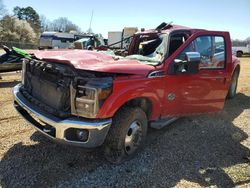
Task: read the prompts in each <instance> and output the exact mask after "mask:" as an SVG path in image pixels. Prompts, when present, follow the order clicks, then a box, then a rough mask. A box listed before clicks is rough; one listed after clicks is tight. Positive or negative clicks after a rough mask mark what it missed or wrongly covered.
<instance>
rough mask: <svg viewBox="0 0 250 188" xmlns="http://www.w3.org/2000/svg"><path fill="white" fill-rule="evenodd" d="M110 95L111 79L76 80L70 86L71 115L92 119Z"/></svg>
mask: <svg viewBox="0 0 250 188" xmlns="http://www.w3.org/2000/svg"><path fill="white" fill-rule="evenodd" d="M111 93H112V78H92V79H89V80H83V79H78V80H77V81H76V83H75V84H73V85H71V113H72V114H73V115H77V116H82V117H88V118H94V117H95V116H96V114H97V112H98V110H99V108H100V107H101V106H102V104H103V103H104V101H105V100H106V99H107V98H108V97H109V96H110V94H111Z"/></svg>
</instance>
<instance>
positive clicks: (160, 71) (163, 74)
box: [148, 70, 166, 78]
mask: <svg viewBox="0 0 250 188" xmlns="http://www.w3.org/2000/svg"><path fill="white" fill-rule="evenodd" d="M161 73H162V74H161ZM159 74H160V75H159ZM165 76H166V74H165V71H163V70H159V71H153V72H151V73H149V74H148V78H160V77H165Z"/></svg>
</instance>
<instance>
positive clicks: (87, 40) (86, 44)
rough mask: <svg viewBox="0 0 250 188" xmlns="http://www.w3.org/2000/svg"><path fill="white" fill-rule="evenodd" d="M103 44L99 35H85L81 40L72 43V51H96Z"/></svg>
mask: <svg viewBox="0 0 250 188" xmlns="http://www.w3.org/2000/svg"><path fill="white" fill-rule="evenodd" d="M104 45H105V42H104V39H103V37H102V36H101V35H85V36H84V37H82V38H81V39H79V40H77V41H75V42H74V43H73V48H74V49H87V50H93V49H98V47H100V46H104Z"/></svg>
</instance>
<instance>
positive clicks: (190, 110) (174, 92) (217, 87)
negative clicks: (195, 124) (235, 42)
mask: <svg viewBox="0 0 250 188" xmlns="http://www.w3.org/2000/svg"><path fill="white" fill-rule="evenodd" d="M182 49H183V48H182ZM186 52H198V53H196V54H200V57H201V59H200V63H199V68H198V69H199V70H198V71H197V72H196V73H189V72H185V70H184V71H182V72H174V73H173V74H172V75H167V76H166V78H165V97H166V98H165V100H164V109H163V116H164V117H169V116H186V115H193V114H200V113H206V112H216V111H219V110H221V109H222V108H223V106H224V101H225V97H226V95H227V86H226V83H227V79H228V78H227V74H226V70H225V65H226V58H225V57H226V50H225V39H224V37H223V36H213V35H205V36H198V37H196V38H194V39H193V40H192V41H191V42H190V43H189V45H188V46H187V47H186V48H184V49H183V50H181V51H180V50H177V51H176V53H174V54H173V56H172V57H174V58H169V59H170V62H167V63H169V65H170V64H172V65H173V64H174V63H175V62H176V61H177V62H178V61H180V60H181V61H187V59H186V56H185V54H186ZM217 52H218V53H217ZM167 61H169V60H168V59H167ZM187 63H189V62H187ZM169 67H170V66H169Z"/></svg>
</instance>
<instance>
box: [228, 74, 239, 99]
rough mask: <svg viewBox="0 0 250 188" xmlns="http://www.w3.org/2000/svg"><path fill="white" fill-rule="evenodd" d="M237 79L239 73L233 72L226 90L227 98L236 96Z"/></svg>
mask: <svg viewBox="0 0 250 188" xmlns="http://www.w3.org/2000/svg"><path fill="white" fill-rule="evenodd" d="M238 77H239V71H237V70H236V71H234V73H233V76H232V82H231V85H230V87H229V90H228V94H227V98H228V99H232V98H234V97H235V95H236V90H237V86H238Z"/></svg>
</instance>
